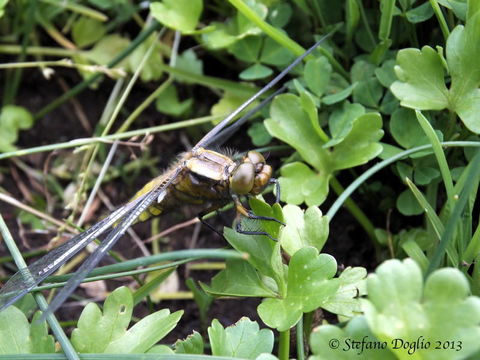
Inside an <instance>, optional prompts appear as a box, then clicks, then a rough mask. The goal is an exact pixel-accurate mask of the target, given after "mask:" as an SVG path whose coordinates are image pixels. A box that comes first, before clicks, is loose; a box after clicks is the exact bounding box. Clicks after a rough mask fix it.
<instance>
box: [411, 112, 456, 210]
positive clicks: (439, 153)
mask: <svg viewBox="0 0 480 360" xmlns="http://www.w3.org/2000/svg"><path fill="white" fill-rule="evenodd" d="M415 114H416V115H417V120H418V122H419V123H420V126H421V127H422V129H423V131H424V132H425V134H426V135H427V137H428V140H429V141H430V144H432V147H433V152H434V154H435V157H436V159H437V162H438V167H439V168H440V172H441V174H442V178H443V183H444V184H445V189H446V191H447V196H448V201H452V200H453V198H454V191H453V180H452V174H451V173H450V169H449V168H448V163H447V158H446V157H445V154H444V152H443V150H442V145H440V140H438V137H437V134H435V130H433V127H432V125H430V123H429V122H428V120H427V118H426V117H425V116H423V114H422V113H421V111H419V110H415Z"/></svg>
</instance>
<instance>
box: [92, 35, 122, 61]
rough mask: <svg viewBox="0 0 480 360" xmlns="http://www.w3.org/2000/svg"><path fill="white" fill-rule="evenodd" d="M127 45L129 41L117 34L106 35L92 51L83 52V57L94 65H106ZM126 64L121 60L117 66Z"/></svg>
mask: <svg viewBox="0 0 480 360" xmlns="http://www.w3.org/2000/svg"><path fill="white" fill-rule="evenodd" d="M129 44H130V40H128V39H127V38H124V37H121V36H120V35H118V34H112V35H107V36H104V37H103V38H102V39H101V40H100V41H99V42H97V43H96V44H95V46H94V47H93V49H92V50H90V51H86V52H84V53H83V55H84V56H85V58H87V59H88V60H90V61H93V62H94V63H96V64H99V65H107V64H108V63H109V62H111V61H112V60H113V59H114V58H115V57H116V56H117V55H118V54H120V53H121V52H122V51H123V50H125V49H126V48H127V47H128V45H129ZM126 63H127V61H126V60H123V61H122V62H121V63H120V64H119V65H118V66H124V65H125V64H126Z"/></svg>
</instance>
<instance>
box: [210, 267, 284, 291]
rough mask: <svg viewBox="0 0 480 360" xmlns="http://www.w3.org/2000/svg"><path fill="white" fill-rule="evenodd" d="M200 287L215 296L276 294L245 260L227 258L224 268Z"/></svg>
mask: <svg viewBox="0 0 480 360" xmlns="http://www.w3.org/2000/svg"><path fill="white" fill-rule="evenodd" d="M201 285H202V288H203V289H204V290H205V291H206V292H208V293H210V294H212V295H217V296H245V297H274V296H275V295H276V294H275V292H273V291H272V290H271V289H270V288H268V287H267V286H266V285H265V284H264V282H263V281H262V279H261V278H260V275H259V274H258V273H257V271H256V270H255V268H254V267H253V266H252V265H250V264H249V263H248V262H246V261H242V260H227V264H226V268H225V270H222V271H220V272H219V273H218V274H217V275H215V276H214V277H213V279H212V283H211V285H210V286H208V285H205V284H201Z"/></svg>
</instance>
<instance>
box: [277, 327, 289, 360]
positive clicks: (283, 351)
mask: <svg viewBox="0 0 480 360" xmlns="http://www.w3.org/2000/svg"><path fill="white" fill-rule="evenodd" d="M289 356H290V329H288V330H285V331H280V339H279V341H278V358H279V359H280V360H288V358H289Z"/></svg>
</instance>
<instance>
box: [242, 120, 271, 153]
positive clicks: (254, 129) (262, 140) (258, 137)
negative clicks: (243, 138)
mask: <svg viewBox="0 0 480 360" xmlns="http://www.w3.org/2000/svg"><path fill="white" fill-rule="evenodd" d="M247 134H248V136H250V139H251V140H252V143H253V145H255V146H257V147H260V146H265V145H267V144H268V143H269V142H270V141H271V140H272V136H271V135H270V134H269V132H268V131H267V128H266V127H265V125H263V122H254V123H253V124H252V125H250V127H249V128H248V130H247Z"/></svg>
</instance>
